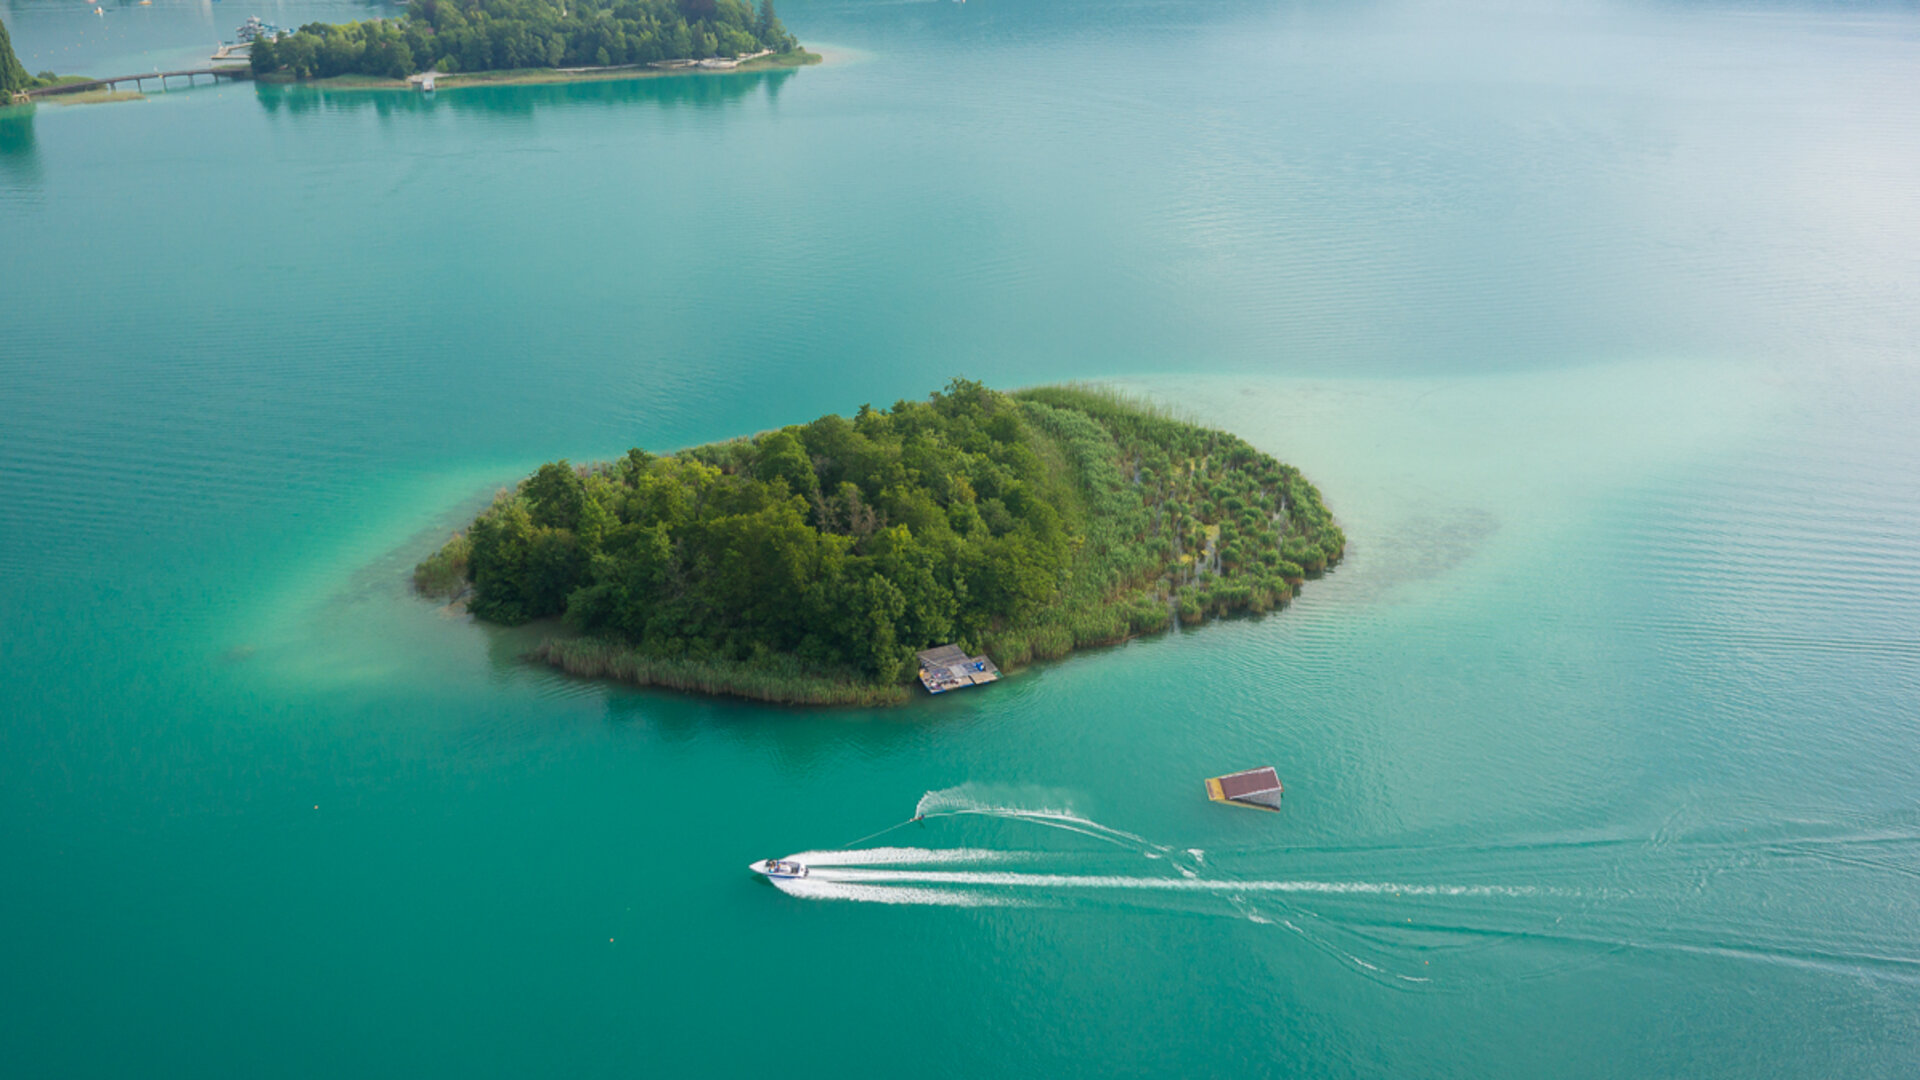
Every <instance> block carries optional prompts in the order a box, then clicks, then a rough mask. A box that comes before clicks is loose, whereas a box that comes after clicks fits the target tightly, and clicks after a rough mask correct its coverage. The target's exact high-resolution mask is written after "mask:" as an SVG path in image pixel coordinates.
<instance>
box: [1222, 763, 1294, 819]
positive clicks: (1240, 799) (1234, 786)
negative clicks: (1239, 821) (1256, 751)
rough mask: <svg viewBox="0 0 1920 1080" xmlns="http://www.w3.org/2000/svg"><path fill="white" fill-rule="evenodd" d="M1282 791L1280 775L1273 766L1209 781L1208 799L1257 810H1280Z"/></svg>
mask: <svg viewBox="0 0 1920 1080" xmlns="http://www.w3.org/2000/svg"><path fill="white" fill-rule="evenodd" d="M1280 790H1281V789H1280V774H1279V773H1277V772H1275V771H1273V766H1271V765H1269V766H1267V767H1266V768H1264V769H1248V770H1247V771H1246V772H1237V773H1232V774H1230V775H1227V776H1214V777H1209V778H1208V779H1207V798H1209V799H1212V800H1213V801H1214V802H1223V803H1232V804H1234V805H1235V806H1251V807H1253V808H1254V809H1255V810H1278V809H1280Z"/></svg>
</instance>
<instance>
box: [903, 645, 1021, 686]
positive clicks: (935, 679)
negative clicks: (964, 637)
mask: <svg viewBox="0 0 1920 1080" xmlns="http://www.w3.org/2000/svg"><path fill="white" fill-rule="evenodd" d="M916 655H918V656H919V657H920V685H922V686H924V687H926V688H927V692H928V693H929V694H944V693H946V692H947V691H949V690H959V689H962V688H964V687H968V686H984V685H986V684H987V683H990V682H998V681H999V679H1000V669H999V668H997V667H995V666H994V664H993V661H991V660H989V659H987V658H986V657H984V656H968V655H967V651H966V650H965V649H962V648H961V647H960V646H958V645H942V646H940V647H939V648H937V649H928V650H926V651H925V652H922V653H918V654H916Z"/></svg>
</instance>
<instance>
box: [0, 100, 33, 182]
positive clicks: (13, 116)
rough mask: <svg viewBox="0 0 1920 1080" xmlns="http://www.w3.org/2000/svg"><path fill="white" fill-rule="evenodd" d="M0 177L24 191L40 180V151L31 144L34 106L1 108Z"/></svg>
mask: <svg viewBox="0 0 1920 1080" xmlns="http://www.w3.org/2000/svg"><path fill="white" fill-rule="evenodd" d="M0 177H5V178H6V180H7V181H8V182H9V183H12V184H19V185H21V186H23V187H25V186H27V185H31V184H37V183H38V182H39V180H40V151H39V148H38V147H36V146H35V145H34V142H33V106H31V105H14V106H9V107H7V108H0Z"/></svg>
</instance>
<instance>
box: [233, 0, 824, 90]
mask: <svg viewBox="0 0 1920 1080" xmlns="http://www.w3.org/2000/svg"><path fill="white" fill-rule="evenodd" d="M250 56H251V63H252V65H253V73H254V75H255V76H256V77H259V78H275V77H277V78H282V79H315V78H333V77H338V76H354V75H359V76H373V77H378V78H382V79H405V78H407V77H408V76H410V75H413V74H415V73H418V72H423V71H435V72H442V73H476V72H506V71H524V70H528V69H552V70H561V69H565V70H577V69H586V68H599V69H604V68H618V67H624V66H633V65H647V64H655V63H659V62H661V61H670V60H711V59H723V60H728V61H731V60H734V59H739V58H755V59H760V58H761V57H763V56H771V57H777V58H781V59H782V60H784V61H787V62H796V61H804V60H810V59H817V57H814V56H813V55H812V54H810V53H805V52H803V51H801V50H800V48H799V44H798V42H796V41H795V40H794V37H793V35H792V34H789V33H787V29H786V27H784V26H782V25H781V24H780V19H779V16H777V15H775V14H774V11H773V3H772V0H760V3H759V7H758V8H754V7H750V6H749V5H748V4H747V3H745V2H743V0H412V3H411V4H409V5H408V8H407V14H406V15H405V16H403V17H401V18H398V19H374V20H371V21H368V22H355V23H345V24H340V25H334V24H326V23H309V24H307V25H305V26H302V27H301V28H300V29H299V30H297V31H295V32H293V33H290V34H280V35H279V36H277V37H266V36H263V37H260V38H256V39H255V40H254V42H253V44H252V48H251V51H250ZM763 62H767V63H776V62H780V61H763Z"/></svg>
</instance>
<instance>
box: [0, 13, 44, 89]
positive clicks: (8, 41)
mask: <svg viewBox="0 0 1920 1080" xmlns="http://www.w3.org/2000/svg"><path fill="white" fill-rule="evenodd" d="M36 85H38V80H36V79H34V78H33V76H31V75H28V74H27V69H26V68H25V67H24V66H22V65H21V63H20V58H19V57H18V56H15V55H14V54H13V39H12V38H10V37H8V36H7V24H6V23H4V22H0V106H4V105H6V104H7V103H8V101H10V100H11V99H12V98H13V95H14V94H15V93H16V92H17V91H21V90H27V89H30V88H32V87H34V86H36Z"/></svg>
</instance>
